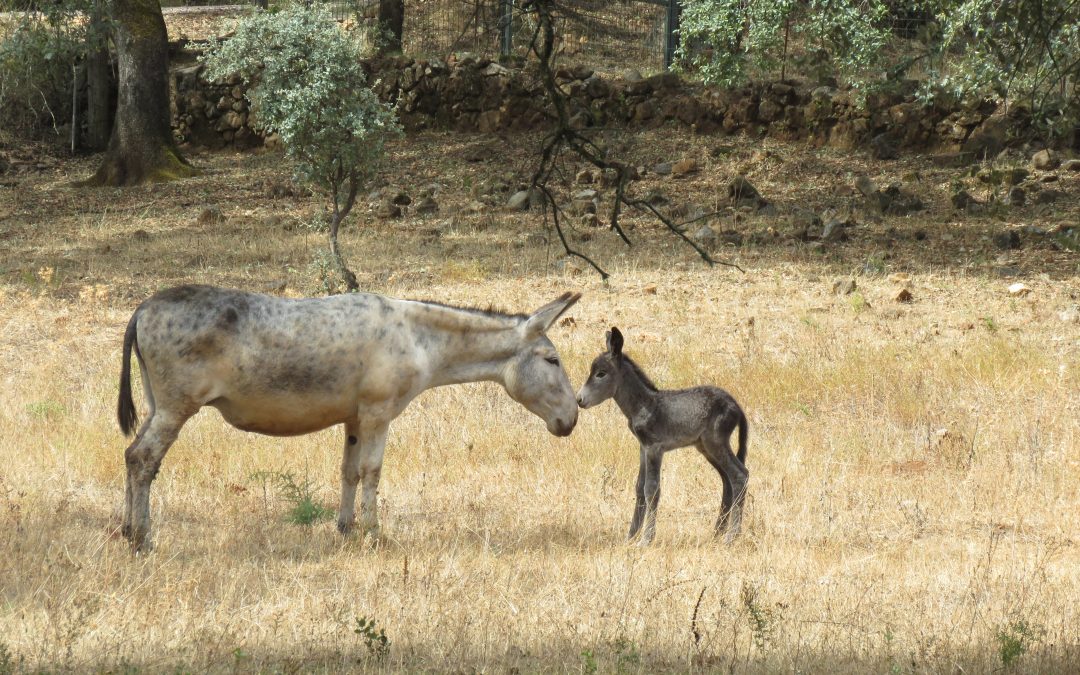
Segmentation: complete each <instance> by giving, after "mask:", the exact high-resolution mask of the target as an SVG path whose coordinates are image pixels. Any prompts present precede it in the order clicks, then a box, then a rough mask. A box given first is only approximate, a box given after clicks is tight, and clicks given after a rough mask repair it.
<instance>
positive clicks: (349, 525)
mask: <svg viewBox="0 0 1080 675" xmlns="http://www.w3.org/2000/svg"><path fill="white" fill-rule="evenodd" d="M352 529H353V521H351V520H339V521H338V522H337V531H338V532H339V533H340V534H341V536H343V537H347V536H349V534H350V533H351V532H352Z"/></svg>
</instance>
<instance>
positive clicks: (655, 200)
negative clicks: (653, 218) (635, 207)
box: [645, 190, 670, 207]
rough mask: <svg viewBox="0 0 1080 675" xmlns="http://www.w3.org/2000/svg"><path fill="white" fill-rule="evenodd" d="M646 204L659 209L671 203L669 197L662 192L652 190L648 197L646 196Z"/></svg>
mask: <svg viewBox="0 0 1080 675" xmlns="http://www.w3.org/2000/svg"><path fill="white" fill-rule="evenodd" d="M645 203H646V204H648V205H649V206H657V207H659V206H664V205H666V204H668V203H670V201H669V200H668V198H667V196H666V195H665V194H664V193H663V192H661V191H660V190H652V191H650V192H649V193H648V194H647V195H645Z"/></svg>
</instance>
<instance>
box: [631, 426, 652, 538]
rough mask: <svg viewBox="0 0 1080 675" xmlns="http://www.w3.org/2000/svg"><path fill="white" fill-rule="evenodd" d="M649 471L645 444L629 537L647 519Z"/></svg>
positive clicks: (642, 447)
mask: <svg viewBox="0 0 1080 675" xmlns="http://www.w3.org/2000/svg"><path fill="white" fill-rule="evenodd" d="M647 473H648V463H647V462H646V461H645V446H644V445H643V446H641V460H640V463H639V465H638V474H637V484H636V485H635V486H634V516H633V518H631V519H630V534H629V535H627V538H628V539H633V538H634V537H635V536H637V533H638V531H639V530H641V523H642V521H643V520H645V476H646V474H647Z"/></svg>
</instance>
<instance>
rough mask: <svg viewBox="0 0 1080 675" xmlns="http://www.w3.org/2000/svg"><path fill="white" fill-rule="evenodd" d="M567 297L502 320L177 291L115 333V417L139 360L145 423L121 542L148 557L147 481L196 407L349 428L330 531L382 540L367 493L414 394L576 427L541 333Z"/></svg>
mask: <svg viewBox="0 0 1080 675" xmlns="http://www.w3.org/2000/svg"><path fill="white" fill-rule="evenodd" d="M580 297H581V295H580V294H578V293H564V294H563V295H561V296H560V297H559V298H558V299H556V300H554V301H553V302H550V303H548V304H547V305H544V306H543V307H541V308H540V309H538V310H536V311H535V312H533V313H532V314H503V313H500V312H492V311H485V310H477V309H468V308H459V307H449V306H446V305H441V304H438V303H434V302H416V301H411V300H397V299H394V298H386V297H382V296H379V295H373V294H370V293H350V294H348V295H335V296H330V297H326V298H313V299H296V300H293V299H286V298H277V297H270V296H266V295H258V294H255V293H244V292H242V291H233V290H226V289H222V288H213V287H211V286H180V287H177V288H171V289H168V290H164V291H161V292H160V293H158V294H156V295H154V296H153V297H151V298H150V299H148V300H146V301H145V302H143V303H142V304H141V305H139V307H138V309H136V310H135V313H134V314H133V315H132V317H131V321H130V322H129V323H128V326H127V332H126V333H125V335H124V353H123V367H122V369H121V371H120V395H119V399H118V401H117V416H118V418H119V421H120V429H121V430H122V431H123V432H124V433H125V434H130V433H131V432H132V431H133V430H134V429H135V426H136V424H137V420H136V414H135V403H134V401H133V399H132V396H131V355H132V353H134V354H135V357H136V359H138V364H139V370H140V371H141V375H142V382H143V393H144V394H145V396H146V402H147V404H148V408H149V414H148V415H147V416H146V421H145V422H143V423H142V426H141V427H140V428H139V430H138V434H137V435H136V437H135V441H134V442H133V443H132V444H131V445H130V446H129V447H128V449H127V452H126V455H125V459H126V461H127V493H126V497H125V508H124V522H123V534H124V536H125V537H127V538H128V539H129V540H130V541H131V543H132V545H133V546H134V547H135V549H136V550H139V549H144V548H148V547H149V535H150V484H151V482H152V481H153V480H154V477H155V476H156V475H157V472H158V469H159V468H160V466H161V461H162V459H163V458H164V456H165V453H166V452H167V451H168V450H169V446H171V445H172V444H173V441H175V440H176V436H177V434H178V433H179V432H180V428H181V427H182V426H184V423H185V422H186V421H187V420H188V419H189V418H190V417H191V416H192V415H194V414H195V413H196V412H198V410H199V409H200V408H202V407H203V406H212V407H214V408H217V410H218V412H220V413H221V416H222V417H224V418H225V420H226V421H227V422H229V423H230V424H232V425H233V426H234V427H236V428H238V429H242V430H244V431H254V432H257V433H260V434H268V435H272V436H295V435H299V434H307V433H311V432H313V431H318V430H320V429H325V428H327V427H330V426H334V425H337V424H340V425H342V426H343V427H344V431H345V434H344V436H345V448H344V457H343V459H342V462H341V511H340V513H339V516H338V529H340V530H341V531H342V532H343V533H347V532H348V531H349V530H350V529H352V527H353V524H354V517H355V511H354V508H355V502H356V492H357V486H358V485H359V486H361V487H362V488H363V491H362V495H361V503H360V517H359V524H360V527H361V528H362V530H363V531H365V532H371V533H373V534H376V535H377V534H378V527H379V524H378V514H377V511H376V492H377V490H378V486H379V476H380V474H381V472H382V463H383V450H384V449H385V447H386V436H387V431H388V429H389V426H390V423H391V421H393V419H394V418H395V417H397V416H398V415H399V414H401V412H402V411H403V410H404V409H405V407H406V406H408V405H409V402H410V401H412V400H413V399H414V398H416V397H417V396H418V395H419V394H420V393H421V392H423V391H425V390H427V389H431V388H432V387H440V386H444V385H450V384H458V383H461V382H480V381H488V382H497V383H499V384H500V385H502V387H503V388H504V389H505V390H506V392H507V394H509V395H510V397H511V398H512V399H514V400H515V401H517V402H518V403H519V404H521V405H522V406H524V407H525V408H526V409H528V410H529V411H530V412H532V413H533V414H534V415H536V416H537V417H539V418H540V419H542V420H543V421H544V422H545V424H546V425H547V428H548V431H550V432H551V433H552V434H554V435H556V436H566V435H568V434H569V433H570V432H571V431H572V430H573V428H574V425H575V424H576V423H577V418H578V406H577V402H576V401H575V400H574V390H573V389H572V388H571V387H570V380H569V379H568V378H567V376H566V371H564V370H563V367H562V365H561V363H560V361H559V355H558V353H557V352H556V351H555V345H553V344H552V343H551V340H549V339H548V338H547V336H546V335H545V332H546V331H547V329H548V328H549V327H550V326H551V324H552V323H554V322H555V320H556V319H557V318H558V317H559V315H560V314H562V313H563V312H565V311H566V310H567V309H569V308H570V307H571V306H573V304H574V303H575V302H577V301H578V298H580Z"/></svg>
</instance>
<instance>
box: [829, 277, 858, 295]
mask: <svg viewBox="0 0 1080 675" xmlns="http://www.w3.org/2000/svg"><path fill="white" fill-rule="evenodd" d="M857 288H858V284H856V283H855V279H837V280H836V281H834V282H833V285H832V292H833V295H851V294H852V293H854V292H855V290H856V289H857Z"/></svg>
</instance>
